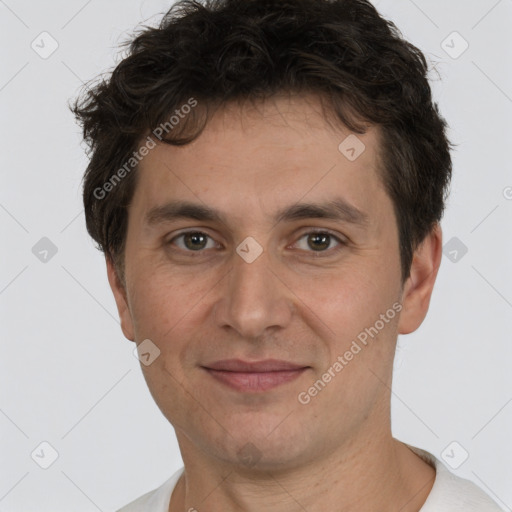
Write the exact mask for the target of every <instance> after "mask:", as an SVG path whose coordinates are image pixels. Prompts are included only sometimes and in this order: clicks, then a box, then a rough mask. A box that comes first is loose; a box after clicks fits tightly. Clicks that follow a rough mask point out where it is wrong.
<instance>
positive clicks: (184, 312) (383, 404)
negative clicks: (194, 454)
mask: <svg viewBox="0 0 512 512" xmlns="http://www.w3.org/2000/svg"><path fill="white" fill-rule="evenodd" d="M348 135H350V132H349V131H347V130H343V129H342V128H341V127H340V128H338V129H334V128H332V127H329V125H327V123H326V122H325V120H324V119H323V117H322V113H321V110H320V104H319V103H318V102H317V101H316V100H315V99H314V98H312V97H310V98H308V99H307V98H306V97H304V98H301V99H300V98H296V99H293V100H289V99H285V98H276V99H275V101H274V102H270V103H265V104H262V105H261V106H260V108H258V110H257V111H256V110H251V109H250V108H249V107H246V109H245V110H243V111H240V110H239V107H235V106H231V107H229V108H226V109H225V110H223V111H221V112H219V113H218V114H217V115H216V117H215V118H214V119H213V120H212V121H211V122H210V123H209V124H208V125H207V127H206V129H205V130H204V132H203V133H202V134H201V136H200V137H199V138H198V139H196V140H195V141H194V142H193V143H191V144H189V145H187V146H183V147H173V146H169V145H164V144H159V145H158V146H157V147H156V148H154V149H153V150H151V151H150V153H149V154H148V155H147V156H146V157H145V158H144V160H143V161H142V162H141V164H140V168H139V170H138V172H139V173H140V175H139V181H138V184H137V188H136V192H135V195H134V198H133V202H132V204H131V205H130V209H129V223H128V232H127V239H126V253H125V264H126V303H124V298H123V297H122V296H121V294H120V293H119V291H118V292H117V294H116V300H117V302H118V307H119V311H120V314H121V319H122V328H123V332H124V333H125V335H126V337H127V338H129V339H131V340H135V341H136V342H137V343H140V342H142V341H143V340H146V339H149V340H151V342H152V343H154V345H156V346H157V347H158V349H159V350H160V355H159V356H158V357H157V358H156V359H155V360H154V361H153V362H152V363H151V364H150V365H148V366H145V365H141V366H142V369H143V371H144V375H145V378H146V381H147V383H148V386H149V389H150V391H151V393H152V395H153V397H154V399H155V401H156V403H157V404H158V406H159V407H160V409H161V411H162V412H163V414H164V415H165V416H166V418H167V419H168V420H169V421H170V422H171V423H172V425H173V426H174V427H175V429H176V434H177V436H178V441H179V442H180V446H181V448H182V454H183V452H184V451H185V453H184V457H186V450H195V449H199V450H201V451H202V452H203V454H204V455H206V456H211V457H212V458H214V459H217V460H218V459H220V460H223V461H225V462H228V463H229V462H237V461H241V457H242V458H243V457H244V456H246V455H249V457H251V456H252V460H253V462H252V463H253V464H254V463H255V462H258V460H259V462H258V464H259V465H260V466H261V467H265V468H272V467H277V465H278V464H279V468H281V469H282V468H284V467H286V466H287V465H288V464H290V466H294V465H296V464H297V463H299V462H301V461H302V462H307V461H308V460H311V459H312V458H314V457H326V456H327V455H328V454H330V453H332V451H333V449H334V448H339V447H341V446H344V445H346V443H350V442H354V440H356V439H357V438H358V436H359V437H360V438H361V439H363V438H364V437H368V436H371V435H372V433H375V432H376V431H379V433H384V432H385V433H387V430H386V429H388V428H389V425H388V424H389V409H388V407H389V393H390V390H389V387H388V386H390V385H391V373H392V364H393V357H394V350H395V343H396V338H397V333H398V330H399V325H398V318H399V314H398V312H397V311H398V309H399V308H398V309H397V307H396V306H397V302H398V301H400V300H401V295H402V286H401V280H400V277H401V276H400V255H399V248H398V230H397V223H396V219H395V216H394V213H393V205H392V202H391V200H390V198H389V197H388V196H387V194H386V193H385V190H384V187H383V184H382V183H381V179H380V178H379V175H378V173H377V170H376V168H377V149H378V144H379V139H378V133H377V131H376V129H370V130H369V131H368V132H367V133H366V134H365V135H358V136H357V137H358V139H359V141H360V143H361V142H362V143H363V144H364V146H365V149H364V151H363V152H362V153H361V154H360V155H359V156H358V157H357V158H355V160H354V159H353V157H354V155H355V156H357V153H359V152H360V151H361V149H362V146H357V147H356V146H354V144H353V142H354V141H353V140H352V139H348V142H352V144H349V147H348V149H347V148H346V147H345V146H343V145H342V149H344V151H340V150H339V149H338V146H339V145H340V143H342V141H343V140H344V139H345V138H346V137H347V136H348ZM350 147H355V151H351V150H350ZM347 156H350V158H347ZM175 201H180V202H188V203H193V204H194V205H197V206H198V207H203V208H208V209H212V210H215V211H216V212H218V214H219V215H220V216H221V220H220V221H219V220H211V219H210V220H207V219H204V218H202V219H195V218H188V217H178V218H173V217H172V216H170V215H166V214H165V212H166V211H165V209H160V210H158V211H156V210H155V208H160V207H164V206H165V205H168V204H169V203H172V202H175ZM334 202H343V203H345V205H346V206H347V208H345V209H344V210H343V212H341V213H342V215H340V218H338V219H336V218H319V217H317V216H315V214H314V213H311V211H310V212H309V213H307V212H306V213H304V211H305V210H304V209H301V206H303V205H304V204H305V203H307V204H309V205H313V204H314V205H322V206H324V207H330V205H332V204H333V203H334ZM291 208H293V210H294V211H295V213H297V212H299V214H298V215H290V213H293V212H288V213H289V215H284V216H282V218H281V219H278V218H276V215H277V214H278V212H279V213H282V212H285V211H286V210H287V209H291ZM350 208H352V209H350ZM356 210H358V211H359V212H360V213H359V214H357V215H356V213H354V212H356ZM169 211H170V210H169V209H168V210H167V213H169ZM151 212H153V214H152V215H150V213H151ZM300 212H302V214H300ZM157 213H159V214H157ZM339 213H340V212H339ZM198 232H199V233H198ZM315 232H316V233H317V234H315ZM185 233H189V235H188V236H187V235H185V236H181V235H184V234H185ZM194 233H196V235H195V236H194ZM247 237H251V239H250V241H249V242H248V243H247V241H246V242H244V240H245V239H246V238H247ZM252 239H253V240H252ZM242 242H244V243H242ZM237 248H238V251H237ZM260 248H261V249H262V250H263V252H261V254H259V255H258V250H259V249H260ZM255 256H257V257H255ZM254 257H255V259H254ZM110 271H111V269H110ZM111 283H112V281H111ZM393 305H395V309H394V312H395V313H396V315H395V314H393V315H392V314H391V312H389V310H390V309H391V310H393ZM383 317H384V318H383ZM382 324H383V327H382ZM376 326H377V327H376ZM370 328H372V329H373V330H372V329H370ZM365 329H368V331H365ZM375 331H378V333H377V334H376V333H375ZM363 332H365V333H366V344H363V343H362V342H361V340H362V339H364V338H365V337H364V335H361V333H363ZM369 332H371V333H372V335H370V334H369ZM358 336H359V338H358ZM353 341H356V342H357V345H358V346H359V351H358V350H357V348H355V345H354V344H353ZM347 351H349V352H351V353H352V354H353V357H351V358H350V359H349V358H347V357H345V354H346V353H347ZM339 356H341V357H342V358H343V361H345V363H341V362H340V359H339ZM232 359H237V360H241V361H246V362H255V361H262V360H268V359H275V360H281V361H286V362H289V363H292V364H294V365H297V366H298V367H300V368H302V370H300V371H296V372H290V371H288V372H278V373H276V374H274V375H269V374H268V373H267V374H266V375H262V374H261V373H262V372H260V375H259V376H258V375H255V374H254V373H253V375H249V376H248V375H244V372H242V373H231V374H229V373H228V372H226V371H224V372H221V371H217V372H215V371H212V370H209V369H208V368H211V366H213V365H214V363H215V362H218V361H222V360H232ZM337 361H338V365H335V363H336V362H337ZM339 365H341V368H342V369H340V366H339ZM329 368H331V371H330V376H331V378H330V379H329V378H328V377H325V374H326V372H328V370H329ZM263 373H265V372H263ZM287 377H291V378H290V379H289V380H287ZM279 379H282V381H281V382H280V380H279ZM319 380H320V381H322V382H323V385H322V384H318V381H319ZM326 381H327V382H326ZM279 382H280V383H279ZM315 382H317V385H316V389H317V392H316V393H315V392H314V391H308V390H310V388H311V387H312V386H314V385H315ZM251 386H255V387H251ZM258 386H259V387H258ZM249 443H252V445H254V446H252V445H250V444H249ZM240 450H241V452H240Z"/></svg>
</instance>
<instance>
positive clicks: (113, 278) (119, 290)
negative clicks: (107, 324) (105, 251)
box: [105, 256, 135, 341]
mask: <svg viewBox="0 0 512 512" xmlns="http://www.w3.org/2000/svg"><path fill="white" fill-rule="evenodd" d="M105 260H106V263H107V275H108V282H109V284H110V288H111V289H112V293H113V294H114V298H115V300H116V305H117V311H118V313H119V319H120V320H121V329H122V331H123V334H124V335H125V337H126V338H127V339H128V340H130V341H134V340H135V336H134V330H133V322H132V315H131V312H130V308H129V307H128V299H127V295H126V289H125V287H124V285H123V283H122V282H121V280H120V279H119V276H118V275H117V272H116V269H115V267H114V263H113V262H112V260H111V258H110V257H109V256H105Z"/></svg>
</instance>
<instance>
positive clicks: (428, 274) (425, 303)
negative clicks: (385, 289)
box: [398, 224, 443, 334]
mask: <svg viewBox="0 0 512 512" xmlns="http://www.w3.org/2000/svg"><path fill="white" fill-rule="evenodd" d="M442 239H443V236H442V231H441V226H440V225H439V224H436V225H435V227H434V228H433V229H432V231H431V232H430V233H429V234H428V235H427V236H426V238H425V239H424V240H423V242H421V244H420V245H419V246H418V248H417V249H416V250H415V251H414V256H413V260H412V264H411V272H410V275H409V277H408V278H407V280H406V282H405V284H404V289H403V292H402V308H403V309H402V311H401V313H400V320H399V322H398V332H399V334H409V333H411V332H413V331H415V330H416V329H417V328H418V327H419V326H420V325H421V323H422V322H423V320H424V319H425V316H426V315H427V311H428V307H429V304H430V297H431V295H432V290H433V288H434V283H435V280H436V277H437V272H438V270H439V266H440V265H441V257H442V255H443V244H442V242H443V240H442Z"/></svg>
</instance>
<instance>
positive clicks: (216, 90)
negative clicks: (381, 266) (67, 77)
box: [70, 0, 452, 282]
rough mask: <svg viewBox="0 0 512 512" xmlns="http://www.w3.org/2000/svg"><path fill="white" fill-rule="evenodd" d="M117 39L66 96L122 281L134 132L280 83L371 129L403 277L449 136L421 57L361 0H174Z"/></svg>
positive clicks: (189, 129)
mask: <svg viewBox="0 0 512 512" xmlns="http://www.w3.org/2000/svg"><path fill="white" fill-rule="evenodd" d="M124 44H125V46H126V47H127V48H128V53H127V55H126V56H125V57H124V58H123V59H122V60H121V62H120V63H119V64H118V65H117V66H116V67H115V69H114V70H113V71H112V72H111V73H109V74H108V76H107V77H99V81H98V83H96V84H95V85H94V86H93V87H90V88H88V89H87V90H86V91H85V92H83V93H82V95H81V96H79V97H78V98H77V99H76V100H75V102H74V103H73V104H72V105H71V106H70V108H71V110H72V112H73V113H74V114H75V116H76V119H77V121H78V122H79V123H80V124H81V126H82V128H83V137H84V140H85V142H86V143H87V146H88V156H89V157H90V160H89V164H88V166H87V169H86V171H85V174H84V184H83V201H84V207H85V216H86V225H87V230H88V232H89V234H90V235H91V237H92V238H93V239H94V240H95V241H96V242H97V244H98V249H100V250H102V251H103V252H104V253H105V254H106V256H108V257H109V258H110V259H111V261H113V262H114V264H115V266H116V270H117V271H118V275H120V277H121V279H122V281H123V282H124V250H125V238H126V230H127V217H128V211H127V208H128V207H129V205H130V201H131V200H132V197H133V194H134V191H135V187H136V183H137V172H136V163H137V162H136V159H134V157H135V156H138V153H137V150H138V148H139V146H140V144H141V141H143V140H145V138H147V142H146V144H147V143H149V141H150V137H149V135H151V133H153V134H155V133H156V132H155V128H156V127H158V126H166V129H165V131H166V135H165V137H163V138H161V137H158V138H159V139H160V140H163V141H164V142H165V143H168V144H172V145H184V144H188V143H189V142H191V141H193V140H194V139H195V138H197V137H198V136H199V135H200V134H201V132H202V131H203V129H204V128H205V126H206V124H207V123H208V121H209V119H211V116H212V115H213V114H214V112H215V111H216V110H217V109H219V108H222V106H223V105H226V104H227V103H228V102H234V101H246V100H249V101H251V102H256V101H261V100H266V99H268V98H270V97H272V96H273V95H275V94H277V93H283V92H284V93H289V94H300V93H308V94H314V95H316V96H318V97H319V98H320V99H321V100H322V106H323V110H324V114H325V118H326V119H330V118H332V119H334V120H335V121H336V122H338V123H340V122H341V123H343V125H345V126H346V127H347V128H348V129H349V130H351V131H353V132H355V133H364V132H365V131H366V129H367V127H368V126H369V125H376V126H378V127H379V128H380V132H381V138H380V139H381V142H380V146H381V147H379V160H380V169H379V173H380V177H381V180H382V182H383V185H384V187H385V190H386V192H387V194H388V195H389V197H390V198H391V200H392V202H393V207H394V213H395V216H396V220H397V225H398V233H399V247H400V260H401V270H402V281H403V282H404V281H405V280H406V278H407V277H408V276H409V274H410V266H411V263H412V259H413V254H414V251H415V249H416V248H417V247H418V245H419V244H420V243H421V242H422V241H423V239H424V238H425V237H426V236H427V235H428V233H429V232H430V231H431V230H432V229H433V228H434V227H435V225H436V223H438V222H439V221H440V219H441V217H442V214H443V211H444V208H445V200H446V197H447V193H448V192H447V189H448V186H449V183H450V179H451V170H452V163H451V156H450V147H451V143H450V142H449V141H448V139H447V136H446V127H447V125H446V121H445V120H444V119H443V117H442V116H441V115H440V113H439V110H438V106H437V104H436V103H434V102H433V99H432V93H431V89H430V85H429V82H428V76H427V75H428V71H429V69H428V64H427V62H426V59H425V56H424V55H423V53H422V52H421V51H420V50H419V49H418V48H416V47H415V46H413V45H412V44H410V43H409V42H407V41H405V40H404V39H403V37H402V35H401V33H400V31H399V30H398V28H397V27H396V26H395V25H394V24H393V23H392V22H391V21H388V20H385V19H384V18H383V17H381V16H380V14H379V13H378V12H377V10H376V9H375V8H374V7H373V5H372V4H371V3H370V2H369V1H367V0H279V1H278V0H204V2H202V3H200V2H199V1H196V0H181V1H178V2H177V3H175V4H174V5H173V6H172V7H171V8H170V9H169V11H168V12H167V13H166V14H165V15H164V16H163V18H162V19H161V22H160V24H159V26H158V27H147V26H145V27H143V28H142V29H140V30H139V32H138V33H135V34H134V35H133V37H132V39H131V40H129V41H127V42H126V43H124ZM191 99H192V100H193V101H195V106H194V108H193V109H190V108H189V111H190V113H189V114H188V115H187V116H185V117H184V120H183V122H180V123H178V124H176V125H173V126H170V123H169V122H168V120H169V116H170V115H171V114H172V113H173V112H176V113H177V114H178V113H179V111H178V109H179V108H180V107H181V106H183V105H186V104H189V105H192V103H191ZM180 117H182V118H183V116H180ZM167 127H169V128H167ZM157 130H158V128H157ZM159 133H163V132H162V130H161V129H160V132H159ZM128 160H130V161H133V162H132V164H131V165H132V166H133V171H132V172H128V171H130V169H126V165H125V166H124V169H125V172H123V173H122V175H123V179H122V180H120V181H119V182H118V183H114V185H115V186H111V187H109V189H108V191H109V193H108V197H107V198H106V199H104V198H103V195H104V192H103V193H102V194H100V193H99V192H98V190H103V191H104V190H105V188H104V185H105V184H108V183H109V180H110V183H112V178H113V177H115V176H114V174H115V173H116V171H117V172H118V176H119V173H120V172H121V171H122V169H121V167H122V166H123V164H126V162H127V161H128ZM102 187H103V188H102Z"/></svg>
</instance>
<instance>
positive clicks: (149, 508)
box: [117, 445, 503, 512]
mask: <svg viewBox="0 0 512 512" xmlns="http://www.w3.org/2000/svg"><path fill="white" fill-rule="evenodd" d="M407 446H408V447H409V448H410V449H411V450H412V451H414V452H415V453H416V454H417V455H419V456H420V457H421V458H422V459H423V460H424V461H425V462H427V463H428V464H430V465H431V466H433V467H434V468H435V469H436V479H435V481H434V485H433V487H432V490H431V491H430V494H429V495H428V497H427V501H425V503H424V505H423V507H421V510H420V512H503V511H502V509H501V508H500V507H499V506H498V505H497V504H496V503H495V502H494V501H493V500H492V499H491V498H489V496H487V494H485V493H484V492H483V491H482V490H481V489H480V488H479V487H477V486H476V485H475V484H474V483H473V482H471V481H469V480H466V479H464V478H460V477H458V476H456V475H454V474H453V473H451V472H450V471H449V470H448V468H447V467H446V466H445V465H444V464H443V463H442V462H441V461H440V460H438V459H437V458H436V457H434V456H433V455H432V454H430V453H428V452H426V451H425V450H421V449H420V448H416V447H415V446H411V445H407ZM183 470H184V468H181V469H179V470H178V471H176V472H175V473H174V474H173V475H172V476H171V477H170V478H169V479H168V480H166V481H165V482H164V483H163V484H162V485H161V486H160V487H158V488H157V489H155V490H153V491H150V492H148V493H146V494H144V495H143V496H140V497H139V498H137V499H136V500H135V501H132V502H131V503H129V504H128V505H126V506H124V507H123V508H121V509H119V510H118V511H117V512H168V510H169V502H170V500H171V494H172V491H173V490H174V487H175V485H176V483H177V482H178V480H179V478H180V476H181V475H182V473H183Z"/></svg>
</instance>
